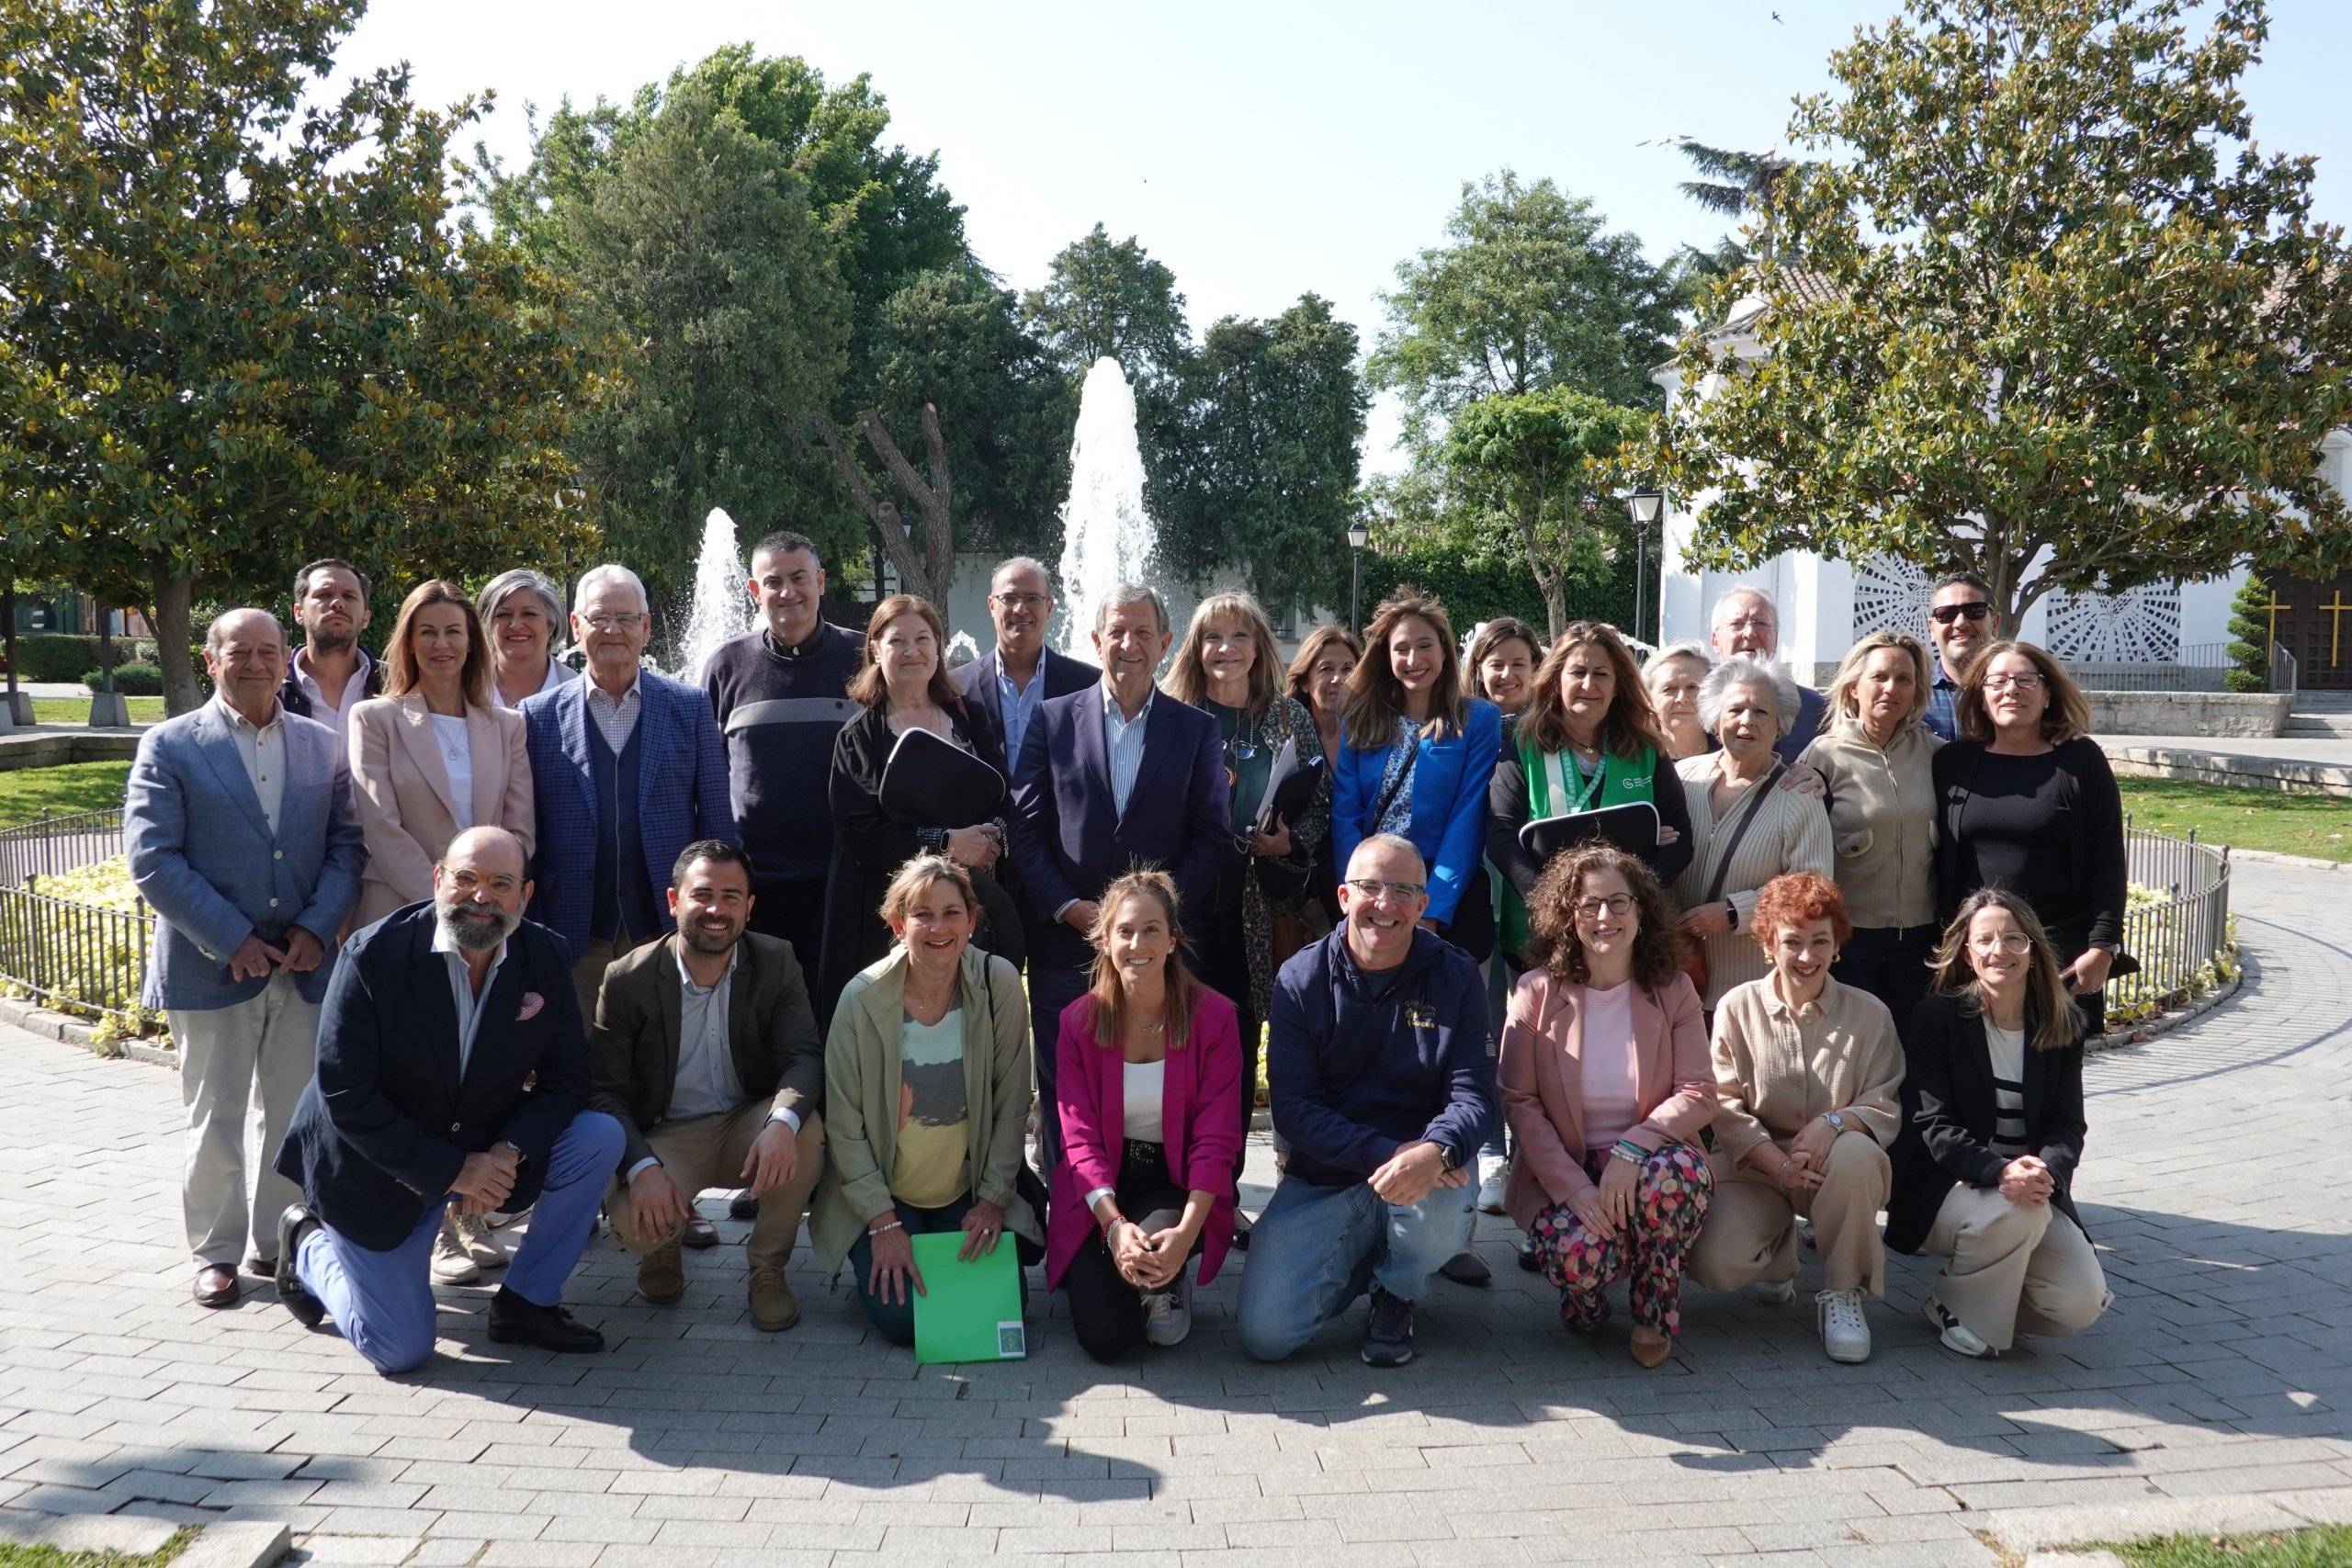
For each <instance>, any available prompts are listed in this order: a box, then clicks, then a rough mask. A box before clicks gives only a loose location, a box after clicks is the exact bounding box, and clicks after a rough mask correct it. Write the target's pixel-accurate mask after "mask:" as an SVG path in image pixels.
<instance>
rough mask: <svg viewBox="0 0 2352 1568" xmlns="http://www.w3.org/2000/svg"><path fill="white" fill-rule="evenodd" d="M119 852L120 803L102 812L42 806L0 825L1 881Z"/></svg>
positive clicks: (18, 880)
mask: <svg viewBox="0 0 2352 1568" xmlns="http://www.w3.org/2000/svg"><path fill="white" fill-rule="evenodd" d="M120 853H122V807H119V806H111V807H107V809H105V810H104V811H62V812H61V811H43V812H42V813H41V814H40V816H39V817H36V818H33V819H32V820H31V821H29V822H20V823H18V824H17V826H15V827H13V828H0V884H6V886H10V887H19V886H23V885H24V884H25V883H26V882H28V881H29V880H31V879H32V878H33V877H36V876H55V875H56V874H58V873H59V872H62V871H74V870H76V869H78V868H79V867H82V866H85V865H96V863H98V862H100V861H102V860H107V859H109V858H111V857H113V856H115V855H119V854H120Z"/></svg>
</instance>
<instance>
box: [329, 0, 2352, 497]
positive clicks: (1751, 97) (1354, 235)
mask: <svg viewBox="0 0 2352 1568" xmlns="http://www.w3.org/2000/svg"><path fill="white" fill-rule="evenodd" d="M1894 9H1895V0H1646V3H1634V4H1627V3H1623V0H1608V3H1601V0H1552V3H1551V4H1525V5H1481V4H1463V5H1456V6H1447V7H1437V6H1428V5H1408V4H1397V3H1390V0H1376V3H1365V4H1349V5H1339V4H1327V5H1317V6H1306V5H1302V4H1284V3H1283V0H1257V3H1255V4H1248V5H1237V4H1228V3H1226V0H1214V3H1198V0H1196V3H1194V4H1190V5H1186V6H1181V7H1178V6H1103V5H1100V4H1097V5H1092V6H1085V5H1077V4H1060V3H1056V4H1031V3H1023V4H1018V5H1008V4H998V5H951V4H946V3H944V0H935V3H933V4H927V5H916V4H909V3H902V0H856V3H854V4H842V3H841V0H831V3H829V4H825V5H821V6H817V5H804V4H798V3H797V0H796V3H769V4H757V3H752V0H684V3H673V4H668V5H646V4H643V3H642V0H632V3H629V4H619V3H616V0H568V3H562V4H558V3H555V0H465V3H462V4H460V3H458V0H376V4H375V6H374V7H373V9H372V10H371V12H370V13H369V15H368V17H367V18H366V19H365V21H363V22H362V24H361V26H360V28H359V29H358V31H357V33H356V35H355V37H354V38H353V39H352V41H351V42H350V44H349V45H348V46H347V47H346V49H345V52H344V56H343V59H342V62H341V68H342V71H343V72H344V73H348V72H350V71H353V70H357V69H364V68H372V67H374V66H376V65H379V64H386V63H390V62H396V61H400V60H406V61H408V62H410V63H411V65H412V66H413V68H414V70H415V73H416V87H417V92H418V96H420V97H421V98H422V99H423V100H424V101H425V102H427V103H445V102H448V101H451V100H454V99H456V98H458V97H459V96H464V95H466V94H469V93H474V92H479V91H481V90H482V89H484V88H492V89H495V91H496V93H497V95H498V100H499V102H498V108H497V110H496V112H495V114H494V116H493V118H492V120H491V122H490V125H489V129H488V140H489V141H490V143H491V145H492V147H493V148H494V149H496V150H498V151H499V152H502V153H503V154H504V155H506V156H509V157H512V158H518V159H519V158H520V157H521V156H522V155H523V153H524V152H525V150H526V147H527V137H526V132H525V129H524V118H523V106H524V105H525V104H526V102H528V103H536V104H537V105H540V106H542V107H552V106H553V105H554V104H555V103H556V102H557V101H558V100H559V99H560V98H561V97H563V96H565V95H567V94H569V95H570V96H571V97H572V98H573V99H574V100H575V101H576V102H579V103H582V104H586V103H588V102H591V101H593V100H594V98H595V97H596V96H598V95H600V94H601V95H604V96H609V97H616V98H624V97H627V96H628V95H629V94H630V93H632V92H634V91H635V90H636V89H637V87H638V86H639V85H641V84H643V83H645V82H647V81H650V80H655V79H658V78H660V77H662V76H664V75H666V74H667V73H668V72H669V71H670V69H671V68H672V67H673V65H676V64H679V63H681V62H691V61H694V60H696V59H699V58H701V57H702V56H703V55H704V54H706V53H707V52H708V51H710V50H712V49H714V48H716V47H718V45H720V44H723V43H727V42H730V41H735V40H743V39H748V40H749V41H751V42H752V43H753V44H755V45H756V46H757V47H758V48H759V49H760V50H762V51H763V52H768V53H778V54H785V53H789V54H798V55H800V56H802V57H804V58H806V59H808V60H809V61H810V62H813V63H814V64H816V65H817V66H818V67H819V68H820V69H821V70H822V71H823V72H824V73H825V75H826V77H827V78H828V80H833V79H842V78H847V77H850V76H854V75H855V74H857V73H861V72H864V73H869V74H870V75H871V76H872V77H873V78H874V81H875V84H876V86H877V87H878V88H879V90H880V91H881V92H882V93H883V94H884V95H885V96H887V97H888V100H889V103H890V108H891V112H892V124H893V131H894V134H895V136H896V137H897V139H898V140H899V141H902V142H904V143H905V144H907V145H908V146H910V147H913V148H916V149H919V150H922V151H933V150H935V151H936V152H938V153H939V155H940V166H941V175H942V178H943V179H944V183H945V184H946V186H947V187H948V188H949V189H950V190H951V191H953V192H954V193H955V195H956V199H957V200H959V201H961V202H962V203H963V204H964V206H965V208H966V209H967V227H968V231H969V234H970V237H971V242H972V245H973V248H974V250H975V251H976V252H977V253H978V255H979V257H980V259H981V260H982V262H984V263H985V264H986V265H988V266H989V267H990V268H991V269H993V270H994V271H995V272H996V273H997V274H998V275H999V276H1001V277H1002V278H1003V279H1004V280H1005V281H1006V282H1007V283H1008V284H1010V285H1012V286H1013V287H1015V288H1030V287H1034V286H1035V285H1036V284H1037V283H1039V282H1041V281H1042V280H1043V278H1044V276H1045V270H1046V262H1047V260H1048V259H1049V258H1050V257H1051V256H1052V255H1053V254H1054V253H1055V252H1056V251H1057V250H1059V249H1060V248H1061V247H1062V246H1063V245H1065V244H1067V243H1069V242H1070V241H1071V240H1072V239H1075V238H1076V237H1078V236H1079V235H1080V234H1082V233H1084V232H1085V231H1087V230H1089V229H1090V228H1091V227H1092V226H1093V225H1094V224H1095V223H1096V222H1098V221H1100V222H1102V223H1103V224H1105V225H1106V226H1107V227H1108V228H1109V230H1110V231H1111V233H1112V234H1113V235H1114V236H1116V237H1124V236H1125V235H1128V234H1134V235H1136V237H1138V238H1139V239H1140V240H1141V241H1142V243H1143V244H1144V245H1145V247H1146V248H1147V249H1148V250H1149V251H1150V252H1151V253H1152V254H1154V255H1156V256H1158V257H1159V258H1160V259H1161V260H1162V261H1165V262H1166V263H1167V264H1168V265H1170V267H1172V268H1173V269H1174V270H1175V274H1176V278H1177V283H1178V286H1179V287H1180V288H1182V290H1183V292H1184V294H1185V296H1186V298H1187V299H1188V301H1189V307H1190V314H1191V319H1192V321H1193V328H1194V330H1195V332H1197V331H1199V330H1200V329H1201V328H1203V327H1205V326H1206V325H1207V324H1208V323H1210V322H1211V321H1215V320H1216V319H1217V318H1218V317H1220V316H1224V315H1227V314H1241V315H1270V314H1272V313H1273V312H1275V311H1278V310H1282V309H1283V307H1284V306H1286V305H1287V304H1289V303H1290V302H1291V301H1292V300H1294V299H1296V298H1297V297H1298V295H1299V294H1301V293H1302V292H1305V291H1306V290H1309V289H1312V290H1315V291H1317V292H1318V293H1321V294H1323V295H1325V296H1327V297H1329V299H1332V300H1333V301H1334V302H1335V303H1336V305H1337V306H1338V308H1339V310H1340V314H1341V315H1342V316H1343V317H1344V318H1345V319H1347V320H1349V321H1352V322H1353V323H1354V324H1355V325H1356V327H1357V329H1358V331H1359V333H1361V334H1362V336H1363V342H1364V344H1365V345H1366V346H1367V347H1369V346H1370V345H1371V344H1372V342H1373V341H1374V337H1375V336H1376V334H1377V333H1378V331H1379V328H1380V325H1381V321H1382V316H1381V312H1380V308H1379V305H1378V302H1377V299H1376V295H1377V293H1378V291H1379V290H1380V289H1382V288H1385V287H1386V286H1387V285H1388V284H1389V283H1390V281H1391V280H1392V278H1393V276H1394V270H1395V267H1396V265H1397V262H1398V261H1400V260H1402V259H1404V258H1406V257H1407V256H1409V255H1411V254H1413V253H1415V252H1416V251H1417V250H1419V249H1420V248H1421V247H1423V246H1426V245H1430V244H1433V243H1437V242H1438V241H1439V240H1440V238H1441V230H1442V224H1443V222H1444V220H1445V216H1446V214H1447V212H1448V211H1449V210H1450V209H1451V208H1452V207H1453V203H1454V201H1455V200H1456V198H1457V197H1458V194H1459V191H1460V187H1461V184H1462V182H1463V181H1464V179H1472V178H1476V177H1477V176H1479V175H1483V174H1486V173H1487V172H1489V171H1492V170H1495V169H1499V168H1503V167H1510V168H1515V169H1517V170H1518V171H1519V172H1520V173H1521V175H1525V176H1527V177H1529V178H1533V177H1536V176H1540V175H1550V176H1551V177H1553V178H1554V179H1555V180H1557V181H1558V182H1559V183H1560V185H1561V186H1563V187H1565V188H1566V189H1567V190H1569V191H1571V192H1574V193H1576V194H1577V195H1580V196H1585V197H1589V198H1591V200H1592V201H1593V202H1594V203H1595V204H1596V206H1597V207H1598V208H1599V209H1600V211H1601V212H1602V213H1604V214H1605V215H1606V216H1607V218H1608V220H1609V221H1610V223H1611V226H1612V227H1614V228H1618V229H1630V230H1631V231H1634V233H1636V234H1638V235H1640V236H1641V238H1642V240H1643V241H1644V243H1645V245H1646V246H1647V248H1648V250H1649V252H1650V254H1652V255H1653V256H1655V257H1660V258H1662V257H1664V256H1665V255H1666V254H1668V253H1669V252H1671V251H1672V250H1673V249H1674V248H1675V247H1676V246H1677V245H1678V244H1680V243H1684V242H1691V243H1708V242H1710V241H1712V240H1713V239H1714V238H1715V237H1716V236H1717V235H1718V234H1720V233H1721V232H1722V231H1723V227H1724V226H1723V224H1722V222H1721V220H1717V219H1715V218H1713V217H1712V216H1710V215H1709V214H1706V213H1704V212H1702V211H1700V210H1699V209H1697V208H1695V207H1694V206H1692V205H1691V203H1690V202H1688V201H1687V200H1685V199H1684V198H1683V197H1681V196H1680V195H1679V193H1678V192H1677V191H1676V190H1675V188H1674V187H1675V183H1676V182H1677V181H1678V180H1679V179H1681V178H1683V177H1685V175H1686V169H1685V166H1684V164H1683V163H1682V160H1681V158H1680V156H1679V154H1678V153H1676V152H1674V151H1673V150H1672V149H1671V148H1668V147H1665V146H1651V147H1645V146H1641V145H1639V143H1640V142H1642V141H1645V139H1649V138H1656V137H1666V136H1671V135H1677V134H1682V135H1690V136H1694V137H1697V138H1699V139H1700V140H1702V141H1711V142H1713V143H1715V144H1717V145H1722V146H1733V147H1747V148H1759V147H1766V146H1771V145H1775V144H1777V143H1778V142H1779V141H1781V133H1782V131H1783V130H1784V129H1785V128H1786V125H1787V122H1788V110H1789V105H1790V102H1791V100H1792V98H1793V97H1795V96H1798V95H1800V94H1804V93H1809V92H1813V91H1816V90H1818V89H1820V88H1821V87H1822V86H1824V85H1826V71H1825V62H1826V59H1827V57H1828V54H1829V51H1831V50H1832V49H1833V48H1836V47H1838V45H1840V44H1842V43H1844V42H1846V41H1847V40H1849V39H1850V38H1851V37H1852V36H1853V32H1854V29H1855V28H1856V27H1857V26H1858V25H1861V24H1865V23H1875V22H1878V21H1881V20H1883V19H1884V18H1885V17H1888V16H1890V15H1892V14H1893V13H1894ZM1775 10H1777V11H1778V13H1779V17H1780V19H1778V20H1776V19H1775V17H1774V15H1773V13H1774V12H1775ZM2348 67H2352V4H2347V3H2346V0H2275V3H2274V5H2273V6H2272V31H2271V39H2270V44H2269V47H2268V49H2267V51H2266V58H2265V60H2264V62H2263V63H2262V64H2261V65H2260V66H2259V67H2258V68H2257V69H2256V72H2255V73H2253V74H2252V75H2251V77H2250V78H2249V80H2248V83H2247V96H2248V100H2249V102H2250V104H2251V106H2252V108H2253V112H2254V118H2255V129H2256V138H2257V140H2258V141H2260V143H2261V144H2262V145H2263V146H2264V147H2265V148H2268V149H2273V150H2277V151H2282V152H2309V153H2313V154H2316V155H2317V156H2318V157H2319V159H2320V175H2319V180H2318V193H2319V208H2320V211H2321V214H2322V216H2323V217H2325V218H2327V219H2329V220H2333V221H2335V222H2352V115H2347V114H2346V112H2345V96H2346V91H2347V88H2352V71H2348V70H2347V68H2348ZM1395 431H1396V424H1395V420H1394V417H1393V415H1392V414H1391V413H1390V412H1389V411H1387V410H1385V409H1382V410H1376V411H1375V413H1374V423H1373V430H1372V433H1371V436H1370V439H1369V441H1368V442H1367V451H1366V454H1365V456H1366V458H1367V462H1368V465H1369V466H1372V467H1375V468H1385V467H1389V466H1391V464H1392V463H1393V461H1394V458H1393V457H1392V455H1391V454H1390V453H1389V452H1388V450H1387V448H1388V447H1389V446H1390V444H1391V442H1392V441H1393V439H1394V436H1395Z"/></svg>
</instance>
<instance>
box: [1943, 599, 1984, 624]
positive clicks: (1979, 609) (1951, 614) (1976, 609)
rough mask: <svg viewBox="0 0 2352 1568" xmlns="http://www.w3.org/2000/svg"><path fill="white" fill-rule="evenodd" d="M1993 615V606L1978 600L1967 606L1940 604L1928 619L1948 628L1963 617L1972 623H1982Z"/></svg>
mask: <svg viewBox="0 0 2352 1568" xmlns="http://www.w3.org/2000/svg"><path fill="white" fill-rule="evenodd" d="M1992 613H1993V606H1992V605H1990V604H1986V603H1985V601H1984V600H1982V599H1978V600H1974V601H1973V602H1971V603H1969V604H1939V605H1937V606H1936V607H1935V608H1934V609H1932V610H1930V611H1928V619H1929V620H1931V621H1933V622H1935V623H1936V625H1938V626H1950V625H1951V624H1952V623H1953V622H1954V621H1956V620H1958V619H1960V618H1961V617H1962V615H1965V616H1967V617H1968V618H1969V619H1970V620H1972V621H1981V620H1983V619H1984V618H1985V616H1987V615H1991V614H1992Z"/></svg>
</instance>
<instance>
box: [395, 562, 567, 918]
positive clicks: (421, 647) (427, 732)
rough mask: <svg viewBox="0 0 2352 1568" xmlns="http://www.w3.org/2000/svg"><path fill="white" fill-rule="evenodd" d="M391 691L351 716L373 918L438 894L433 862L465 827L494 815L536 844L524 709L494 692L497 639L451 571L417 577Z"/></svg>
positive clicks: (398, 632) (527, 845)
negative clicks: (436, 577) (496, 699)
mask: <svg viewBox="0 0 2352 1568" xmlns="http://www.w3.org/2000/svg"><path fill="white" fill-rule="evenodd" d="M384 663H385V678H384V694H383V695H382V696H380V697H375V698H371V699H369V700H368V701H367V702H364V703H362V704H360V705H359V706H358V708H357V709H356V710H355V711H354V713H353V715H352V724H351V784H352V797H353V799H354V801H355V802H356V806H357V808H358V812H359V826H360V829H361V830H362V831H363V832H364V833H365V834H366V835H367V839H368V869H367V871H366V873H365V874H363V875H362V876H361V878H360V884H359V909H358V913H357V914H356V916H355V917H354V919H356V923H357V924H360V925H367V924H368V923H370V922H372V921H375V920H379V919H383V918H384V917H385V916H386V915H389V914H390V913H391V912H392V911H393V910H394V909H397V908H400V907H401V905H403V904H413V903H415V902H416V901H417V900H418V899H420V898H430V897H433V863H434V862H435V861H437V860H439V859H440V858H441V852H443V851H444V850H446V849H447V848H448V847H449V840H452V839H454V838H456V837H457V836H458V834H459V833H460V832H463V831H464V830H465V829H468V828H472V827H477V826H481V825H483V824H488V823H495V824H497V825H498V826H499V827H502V828H505V829H510V830H511V831H513V832H514V834H515V836H516V837H517V838H519V839H521V840H523V849H524V852H526V854H527V853H528V852H530V849H531V839H532V835H533V832H534V830H535V827H536V824H535V823H534V820H533V818H532V814H531V762H530V758H529V756H528V754H527V753H526V750H525V748H524V739H523V736H524V726H523V716H522V715H520V714H518V713H511V712H509V711H507V710H506V709H504V708H502V707H498V706H495V705H492V702H491V700H490V645H489V643H488V642H487V641H485V640H484V638H483V637H482V635H481V621H480V620H479V619H478V618H477V617H476V616H475V614H474V607H473V604H472V602H471V601H470V600H469V599H468V598H467V597H466V595H465V592H464V591H463V590H462V589H460V588H459V587H458V585H457V584H456V583H454V582H443V581H434V582H425V583H421V584H419V585H418V586H417V588H416V590H415V591H414V592H412V593H410V594H409V596H408V599H407V601H406V602H405V603H403V604H401V614H400V619H399V620H398V621H397V622H395V623H394V624H393V626H392V636H391V640H390V643H389V645H388V646H387V647H386V649H385V654H384Z"/></svg>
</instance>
